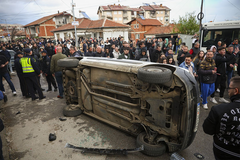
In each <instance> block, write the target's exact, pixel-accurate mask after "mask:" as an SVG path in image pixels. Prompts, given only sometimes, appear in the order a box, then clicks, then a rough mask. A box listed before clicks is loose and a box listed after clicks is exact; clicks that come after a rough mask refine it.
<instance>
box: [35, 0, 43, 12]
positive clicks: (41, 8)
mask: <svg viewBox="0 0 240 160" xmlns="http://www.w3.org/2000/svg"><path fill="white" fill-rule="evenodd" d="M33 1H34V2H35V3H36V4H37V6H38V7H39V8H40V9H41V10H42V8H41V7H40V6H39V5H38V3H37V2H36V0H33Z"/></svg>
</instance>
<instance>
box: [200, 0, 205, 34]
mask: <svg viewBox="0 0 240 160" xmlns="http://www.w3.org/2000/svg"><path fill="white" fill-rule="evenodd" d="M202 10H203V0H202V3H201V12H200V15H201V16H200V30H201V29H202V19H203V17H204V14H203V12H202Z"/></svg>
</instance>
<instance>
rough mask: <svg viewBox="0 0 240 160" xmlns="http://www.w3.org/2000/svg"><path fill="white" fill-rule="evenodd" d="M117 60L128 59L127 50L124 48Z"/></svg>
mask: <svg viewBox="0 0 240 160" xmlns="http://www.w3.org/2000/svg"><path fill="white" fill-rule="evenodd" d="M118 59H130V54H129V48H128V47H124V48H123V53H122V54H121V55H120V56H119V57H118Z"/></svg>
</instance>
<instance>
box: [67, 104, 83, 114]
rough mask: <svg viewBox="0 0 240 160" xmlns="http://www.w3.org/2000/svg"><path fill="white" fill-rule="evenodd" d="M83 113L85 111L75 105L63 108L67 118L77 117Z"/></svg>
mask: <svg viewBox="0 0 240 160" xmlns="http://www.w3.org/2000/svg"><path fill="white" fill-rule="evenodd" d="M82 112H83V111H82V110H81V109H80V108H79V107H77V106H74V105H68V106H66V107H64V108H63V115H64V116H65V117H76V116H79V115H80V114H82Z"/></svg>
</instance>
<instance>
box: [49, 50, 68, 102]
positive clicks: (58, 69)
mask: <svg viewBox="0 0 240 160" xmlns="http://www.w3.org/2000/svg"><path fill="white" fill-rule="evenodd" d="M66 57H67V56H66V55H65V54H62V47H58V48H57V54H55V55H53V56H52V59H51V67H50V72H51V73H52V74H55V78H56V81H57V84H58V90H59V95H58V96H57V97H58V98H61V99H62V98H63V80H62V68H61V67H59V66H58V65H57V61H58V60H59V59H63V58H66Z"/></svg>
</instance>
